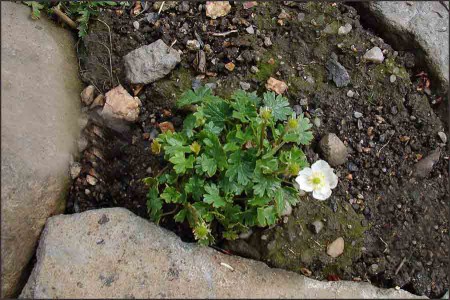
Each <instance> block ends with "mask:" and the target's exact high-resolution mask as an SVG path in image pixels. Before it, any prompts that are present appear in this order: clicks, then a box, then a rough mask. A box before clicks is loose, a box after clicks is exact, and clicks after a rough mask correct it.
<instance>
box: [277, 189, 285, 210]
mask: <svg viewBox="0 0 450 300" xmlns="http://www.w3.org/2000/svg"><path fill="white" fill-rule="evenodd" d="M286 203H287V201H286V200H285V194H284V190H283V189H279V190H277V191H276V192H275V209H276V212H277V215H278V216H279V217H281V214H282V213H283V212H284V210H285V209H286Z"/></svg>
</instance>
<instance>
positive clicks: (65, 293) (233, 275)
mask: <svg viewBox="0 0 450 300" xmlns="http://www.w3.org/2000/svg"><path fill="white" fill-rule="evenodd" d="M20 297H21V298H355V297H356V298H418V297H416V296H414V295H411V294H409V293H408V292H405V291H402V290H399V291H396V290H395V289H389V290H384V289H379V288H375V287H373V286H371V285H370V284H368V283H356V282H345V281H341V282H319V281H316V280H312V279H309V278H306V277H303V276H301V275H299V274H296V273H292V272H288V271H284V270H280V269H271V268H269V267H268V266H267V265H265V264H264V263H261V262H257V261H253V260H248V259H244V258H241V257H238V256H230V255H225V254H222V253H220V252H217V251H215V250H213V249H212V248H209V247H203V246H199V245H197V244H193V243H183V242H182V241H181V240H180V239H179V238H178V237H177V236H176V235H175V234H174V233H172V232H169V231H167V230H165V229H162V228H160V227H158V226H156V225H155V224H153V223H150V222H148V221H147V220H144V219H142V218H140V217H137V216H136V215H134V214H133V213H131V212H129V211H128V210H126V209H123V208H109V209H100V210H91V211H88V212H84V213H81V214H74V215H59V216H55V217H52V218H50V219H49V220H48V221H47V224H46V227H45V229H44V231H43V233H42V237H41V241H40V243H39V248H38V250H37V262H36V265H35V267H34V269H33V272H32V274H31V276H30V278H29V280H28V283H27V285H26V286H25V288H24V289H23V291H22V294H21V296H20Z"/></svg>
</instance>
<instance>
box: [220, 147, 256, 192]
mask: <svg viewBox="0 0 450 300" xmlns="http://www.w3.org/2000/svg"><path fill="white" fill-rule="evenodd" d="M228 164H229V165H228V170H227V171H226V173H225V174H226V176H228V177H229V178H230V181H233V180H235V179H236V180H237V183H239V184H241V185H247V184H248V183H249V182H250V180H251V177H252V174H253V170H254V169H255V161H254V157H252V155H249V151H247V152H243V151H242V150H237V151H236V152H234V153H233V154H231V155H230V158H229V159H228Z"/></svg>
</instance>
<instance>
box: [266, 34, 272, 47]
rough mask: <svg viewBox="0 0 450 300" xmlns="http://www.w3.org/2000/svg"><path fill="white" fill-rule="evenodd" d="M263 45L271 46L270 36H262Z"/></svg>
mask: <svg viewBox="0 0 450 300" xmlns="http://www.w3.org/2000/svg"><path fill="white" fill-rule="evenodd" d="M264 46H266V47H270V46H272V41H271V40H270V37H268V36H266V37H265V38H264Z"/></svg>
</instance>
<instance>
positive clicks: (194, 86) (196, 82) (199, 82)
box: [191, 78, 202, 91]
mask: <svg viewBox="0 0 450 300" xmlns="http://www.w3.org/2000/svg"><path fill="white" fill-rule="evenodd" d="M201 86H202V80H201V79H199V78H194V79H193V80H192V85H191V87H192V89H193V90H194V91H195V90H197V89H198V88H200V87H201Z"/></svg>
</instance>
